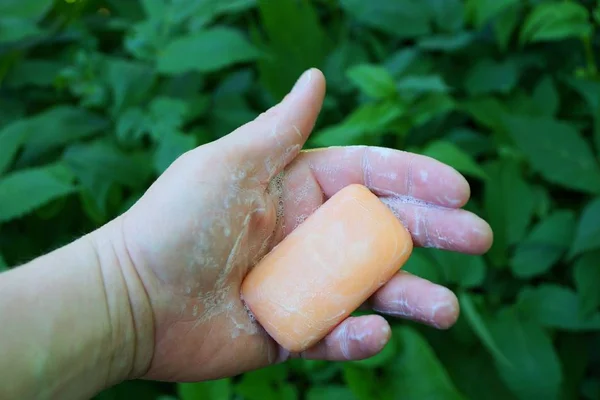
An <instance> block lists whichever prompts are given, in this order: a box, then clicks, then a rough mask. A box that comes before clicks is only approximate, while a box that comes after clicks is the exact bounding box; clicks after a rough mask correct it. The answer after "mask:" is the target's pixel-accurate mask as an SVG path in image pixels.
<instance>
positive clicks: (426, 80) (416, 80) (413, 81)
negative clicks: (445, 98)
mask: <svg viewBox="0 0 600 400" xmlns="http://www.w3.org/2000/svg"><path fill="white" fill-rule="evenodd" d="M396 88H397V89H398V91H399V92H400V93H401V94H404V92H409V93H413V92H414V93H446V92H448V91H450V88H449V87H448V85H446V82H444V79H443V78H442V77H441V76H439V75H428V76H407V77H404V78H402V79H401V80H399V81H398V83H397V84H396Z"/></svg>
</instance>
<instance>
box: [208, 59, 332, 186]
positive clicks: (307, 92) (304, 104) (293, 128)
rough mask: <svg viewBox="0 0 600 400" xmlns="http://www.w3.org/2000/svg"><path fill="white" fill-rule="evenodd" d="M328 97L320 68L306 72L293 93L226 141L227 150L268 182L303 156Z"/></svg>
mask: <svg viewBox="0 0 600 400" xmlns="http://www.w3.org/2000/svg"><path fill="white" fill-rule="evenodd" d="M324 97H325V77H324V76H323V73H322V72H321V71H319V70H318V69H316V68H312V69H309V70H307V71H305V72H304V73H303V74H302V75H301V76H300V78H299V79H298V81H297V82H296V84H295V85H294V87H293V89H292V90H291V92H290V93H288V94H287V95H286V96H285V98H284V99H283V100H282V101H281V102H280V103H279V104H277V105H275V106H274V107H272V108H270V109H269V110H268V111H266V112H264V113H262V114H261V115H259V116H258V117H257V118H256V119H255V120H253V121H251V122H249V123H247V124H245V125H243V126H241V127H240V128H238V129H236V130H235V131H233V132H232V133H230V134H229V135H227V136H225V137H224V138H222V139H221V140H220V141H221V144H220V145H222V146H225V148H233V149H236V153H237V154H239V157H240V158H241V160H242V161H245V162H250V163H251V164H252V165H253V166H254V168H253V170H254V171H255V172H256V174H257V175H258V176H257V177H258V178H259V179H260V180H261V181H263V180H265V181H266V182H268V181H270V180H271V179H272V178H273V177H275V176H276V175H277V174H279V173H280V172H281V171H282V170H283V169H284V168H285V167H286V166H287V165H288V164H289V163H290V162H292V160H294V158H296V156H297V155H298V154H299V153H300V150H301V149H302V146H303V145H304V144H305V143H306V140H307V139H308V137H309V136H310V133H311V132H312V130H313V128H314V125H315V123H316V120H317V117H318V116H319V112H320V111H321V107H322V106H323V99H324Z"/></svg>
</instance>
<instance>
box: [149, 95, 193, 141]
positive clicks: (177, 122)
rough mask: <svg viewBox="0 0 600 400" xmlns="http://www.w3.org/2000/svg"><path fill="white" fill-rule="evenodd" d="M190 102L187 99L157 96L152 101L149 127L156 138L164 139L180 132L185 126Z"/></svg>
mask: <svg viewBox="0 0 600 400" xmlns="http://www.w3.org/2000/svg"><path fill="white" fill-rule="evenodd" d="M188 107H189V104H188V103H187V102H185V101H182V100H179V99H174V98H169V97H157V98H155V99H154V100H152V103H150V107H149V111H150V116H149V117H150V121H149V124H150V126H149V127H148V128H149V130H150V132H151V134H152V137H153V138H154V139H155V140H158V141H160V140H162V139H163V138H165V137H168V136H170V135H172V134H174V133H178V132H179V130H180V128H181V127H182V126H183V124H184V121H185V117H186V114H187V113H188Z"/></svg>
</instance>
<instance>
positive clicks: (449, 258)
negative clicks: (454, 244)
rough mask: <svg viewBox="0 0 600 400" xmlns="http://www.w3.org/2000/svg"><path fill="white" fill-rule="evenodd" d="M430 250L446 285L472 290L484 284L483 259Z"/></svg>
mask: <svg viewBox="0 0 600 400" xmlns="http://www.w3.org/2000/svg"><path fill="white" fill-rule="evenodd" d="M439 239H440V240H443V239H444V238H443V237H442V238H439ZM430 250H431V251H430V254H431V255H432V257H433V258H434V259H435V260H436V261H437V263H438V268H439V270H440V271H441V272H442V275H443V279H444V283H445V284H456V285H458V286H459V287H461V288H471V287H476V286H479V285H481V284H482V283H483V280H484V279H485V273H486V265H485V261H484V260H483V257H481V256H475V255H470V254H464V253H458V252H452V251H446V250H439V249H430Z"/></svg>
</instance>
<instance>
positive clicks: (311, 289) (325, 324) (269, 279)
mask: <svg viewBox="0 0 600 400" xmlns="http://www.w3.org/2000/svg"><path fill="white" fill-rule="evenodd" d="M412 249H413V243H412V238H411V236H410V234H409V233H408V231H407V230H406V229H405V228H404V226H403V225H402V223H401V222H400V221H399V220H398V219H397V218H396V217H395V216H394V214H393V213H392V212H391V211H390V210H389V209H388V208H387V207H386V206H385V205H384V204H383V203H382V202H381V201H380V200H379V199H378V198H377V196H375V195H374V194H373V193H371V191H369V189H367V188H366V187H364V186H362V185H350V186H347V187H345V188H344V189H342V190H341V191H339V192H338V193H336V194H335V195H334V196H332V197H331V198H330V199H329V200H328V201H327V202H326V203H325V204H323V205H322V206H321V207H320V208H319V209H317V210H316V211H315V212H314V213H313V214H312V215H311V216H310V217H309V218H307V219H306V220H305V221H304V222H303V223H302V224H301V225H300V226H299V227H298V228H296V229H295V230H294V231H293V232H292V233H291V234H290V235H288V236H287V237H286V238H285V239H284V240H283V241H282V242H281V243H279V245H277V246H276V247H275V248H274V249H273V250H272V251H271V252H270V253H269V254H267V255H266V256H265V257H264V258H263V259H262V260H261V261H260V262H259V263H258V265H256V266H255V267H254V269H252V271H251V272H250V273H249V274H248V276H247V277H246V279H245V280H244V282H243V284H242V298H243V300H244V301H245V303H246V306H247V307H248V308H249V309H250V311H251V312H252V313H253V314H254V316H255V318H256V319H257V321H258V322H259V323H260V324H261V325H262V326H263V327H264V329H265V330H266V331H267V332H268V333H269V334H270V335H271V337H272V338H273V339H275V340H276V341H277V342H278V343H279V344H280V345H281V346H282V347H284V348H286V349H287V350H289V351H292V352H300V351H304V350H306V349H307V348H309V347H311V346H312V345H314V344H316V343H317V342H318V341H320V340H321V339H323V338H324V337H325V336H326V335H327V334H328V333H329V332H331V330H332V329H333V328H335V326H336V325H338V324H339V323H340V322H341V321H343V320H344V319H345V318H346V317H348V316H349V315H350V314H351V313H352V312H354V311H355V310H356V309H357V308H358V307H359V306H360V305H361V304H362V303H363V302H364V301H365V300H367V299H368V298H369V297H370V296H371V295H372V294H373V293H375V292H376V291H377V289H379V288H380V287H381V286H383V285H384V284H385V283H386V282H387V281H389V280H390V279H391V278H392V276H393V275H394V274H395V273H396V272H397V271H398V270H399V269H400V268H401V267H402V266H403V265H404V263H405V262H406V261H407V259H408V257H409V256H410V254H411V252H412Z"/></svg>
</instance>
